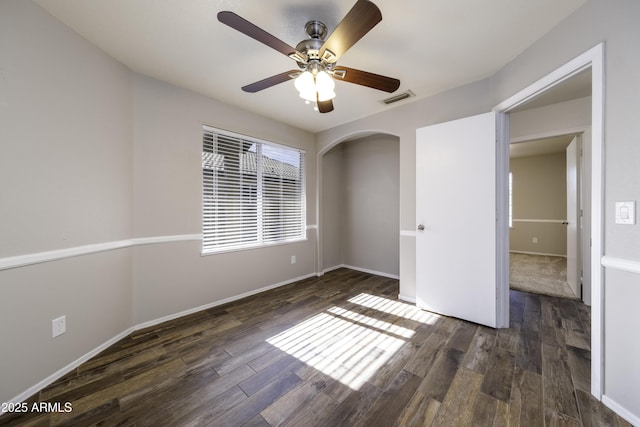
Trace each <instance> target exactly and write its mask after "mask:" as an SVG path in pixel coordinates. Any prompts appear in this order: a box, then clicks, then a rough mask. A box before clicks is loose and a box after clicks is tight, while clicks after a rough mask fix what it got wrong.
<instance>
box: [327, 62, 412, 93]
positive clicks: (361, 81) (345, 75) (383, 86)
mask: <svg viewBox="0 0 640 427" xmlns="http://www.w3.org/2000/svg"><path fill="white" fill-rule="evenodd" d="M333 78H334V79H336V80H343V81H345V82H349V83H355V84H357V85H362V86H367V87H371V88H373V89H378V90H382V91H385V92H389V93H391V92H395V91H396V90H397V89H398V88H399V87H400V80H398V79H394V78H391V77H386V76H381V75H379V74H374V73H369V72H367V71H362V70H356V69H355V68H349V67H336V68H335V69H334V70H333Z"/></svg>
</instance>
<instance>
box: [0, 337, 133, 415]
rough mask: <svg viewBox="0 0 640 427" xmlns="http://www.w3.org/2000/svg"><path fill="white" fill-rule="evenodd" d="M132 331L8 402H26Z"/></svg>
mask: <svg viewBox="0 0 640 427" xmlns="http://www.w3.org/2000/svg"><path fill="white" fill-rule="evenodd" d="M133 331H134V328H133V327H131V328H129V329H126V330H124V331H123V332H120V333H119V334H118V335H116V336H114V337H113V338H111V339H109V340H107V341H105V342H104V343H102V344H100V345H99V346H98V347H96V348H94V349H93V350H91V351H90V352H88V353H87V354H85V355H83V356H80V357H79V358H78V359H76V360H74V361H73V362H71V363H69V364H68V365H67V366H65V367H64V368H62V369H59V370H58V371H56V372H54V373H53V374H51V375H49V376H48V377H47V378H45V379H43V380H42V381H40V382H39V383H38V384H36V385H34V386H32V387H29V388H28V389H27V390H25V391H24V392H22V393H20V394H19V395H17V396H16V397H14V398H13V399H11V400H10V401H9V403H21V402H24V401H26V400H27V399H28V398H30V397H31V396H33V395H34V394H36V393H37V392H39V391H40V390H42V389H43V388H45V387H46V386H48V385H49V384H51V383H53V382H54V381H56V380H58V379H60V378H62V377H63V376H65V375H67V374H68V373H69V372H71V371H72V370H73V369H76V368H77V367H78V366H80V365H82V364H83V363H84V362H86V361H87V360H89V359H91V358H92V357H94V356H96V355H97V354H99V353H100V352H102V351H104V350H106V349H107V348H109V347H110V346H112V345H113V344H115V343H117V342H118V341H120V340H121V339H123V338H126V336H127V335H129V334H130V333H131V332H133Z"/></svg>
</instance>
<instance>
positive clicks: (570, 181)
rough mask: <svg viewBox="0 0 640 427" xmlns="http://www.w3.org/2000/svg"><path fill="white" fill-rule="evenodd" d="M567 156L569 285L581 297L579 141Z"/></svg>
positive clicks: (572, 146) (567, 151) (573, 144)
mask: <svg viewBox="0 0 640 427" xmlns="http://www.w3.org/2000/svg"><path fill="white" fill-rule="evenodd" d="M566 154H567V156H566V157H567V283H568V284H569V287H570V288H571V290H572V291H573V293H574V295H575V296H577V297H579V296H580V288H579V286H580V280H579V277H580V274H579V271H578V268H579V266H578V232H579V223H578V215H579V213H578V210H579V209H578V161H579V158H578V155H579V150H578V139H577V137H576V138H573V140H572V141H571V143H570V144H569V146H567V149H566Z"/></svg>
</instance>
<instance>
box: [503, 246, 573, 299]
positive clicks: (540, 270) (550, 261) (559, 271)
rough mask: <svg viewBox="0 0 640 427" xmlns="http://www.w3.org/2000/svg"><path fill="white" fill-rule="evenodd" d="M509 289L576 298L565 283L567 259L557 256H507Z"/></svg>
mask: <svg viewBox="0 0 640 427" xmlns="http://www.w3.org/2000/svg"><path fill="white" fill-rule="evenodd" d="M509 258H510V261H509V275H510V280H509V281H510V285H511V289H517V290H519V291H525V292H533V293H537V294H543V295H551V296H556V297H563V298H573V299H575V298H576V295H575V294H574V293H573V291H572V290H571V288H570V287H569V284H568V283H567V259H566V258H563V257H557V256H546V255H529V254H519V253H513V252H511V253H510V254H509Z"/></svg>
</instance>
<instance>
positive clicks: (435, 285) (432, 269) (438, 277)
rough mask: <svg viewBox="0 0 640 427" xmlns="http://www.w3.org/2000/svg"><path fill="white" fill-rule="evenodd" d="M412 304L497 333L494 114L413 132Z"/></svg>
mask: <svg viewBox="0 0 640 427" xmlns="http://www.w3.org/2000/svg"><path fill="white" fill-rule="evenodd" d="M416 220H417V222H418V224H417V228H418V231H417V232H416V304H417V305H418V307H420V308H424V309H426V310H429V311H434V312H437V313H441V314H445V315H448V316H453V317H457V318H460V319H465V320H469V321H472V322H475V323H480V324H483V325H487V326H491V327H496V326H497V313H496V299H497V281H496V240H497V239H496V114H495V113H485V114H481V115H478V116H473V117H468V118H465V119H461V120H455V121H452V122H447V123H441V124H437V125H434V126H428V127H425V128H421V129H418V130H417V132H416Z"/></svg>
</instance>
